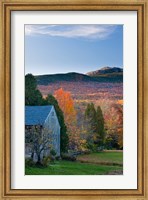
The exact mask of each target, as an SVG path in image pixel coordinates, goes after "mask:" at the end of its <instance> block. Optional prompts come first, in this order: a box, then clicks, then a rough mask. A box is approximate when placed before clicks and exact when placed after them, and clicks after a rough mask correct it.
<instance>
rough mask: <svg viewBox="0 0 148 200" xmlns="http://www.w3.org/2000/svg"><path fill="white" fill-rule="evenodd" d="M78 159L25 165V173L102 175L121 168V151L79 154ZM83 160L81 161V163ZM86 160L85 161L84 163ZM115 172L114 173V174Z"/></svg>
mask: <svg viewBox="0 0 148 200" xmlns="http://www.w3.org/2000/svg"><path fill="white" fill-rule="evenodd" d="M77 159H78V160H79V161H75V162H72V161H64V160H61V161H55V164H52V165H50V166H48V167H46V168H39V167H26V171H25V174H26V175H103V174H114V173H115V172H116V173H117V174H118V171H120V173H121V172H122V170H123V167H122V163H123V153H122V152H101V153H92V154H88V155H79V156H78V158H77ZM81 162H83V163H81ZM84 162H86V163H84ZM116 173H115V174H116Z"/></svg>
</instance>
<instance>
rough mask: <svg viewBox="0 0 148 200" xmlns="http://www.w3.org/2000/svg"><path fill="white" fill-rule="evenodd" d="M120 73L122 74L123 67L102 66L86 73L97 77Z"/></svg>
mask: <svg viewBox="0 0 148 200" xmlns="http://www.w3.org/2000/svg"><path fill="white" fill-rule="evenodd" d="M109 74H110V75H118V74H119V75H121V74H123V69H122V68H119V67H108V66H107V67H103V68H101V69H98V70H96V71H91V72H88V73H87V75H88V76H91V77H97V76H100V75H109Z"/></svg>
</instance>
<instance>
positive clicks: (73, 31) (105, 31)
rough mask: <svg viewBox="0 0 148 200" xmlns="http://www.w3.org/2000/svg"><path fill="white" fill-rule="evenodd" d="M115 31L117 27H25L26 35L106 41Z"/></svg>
mask: <svg viewBox="0 0 148 200" xmlns="http://www.w3.org/2000/svg"><path fill="white" fill-rule="evenodd" d="M115 29H116V25H25V35H30V36H33V35H47V36H50V37H66V38H88V39H105V38H107V37H109V36H110V35H111V34H112V33H113V32H114V31H115Z"/></svg>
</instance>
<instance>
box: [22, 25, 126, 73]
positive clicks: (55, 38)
mask: <svg viewBox="0 0 148 200" xmlns="http://www.w3.org/2000/svg"><path fill="white" fill-rule="evenodd" d="M104 66H110V67H123V26H122V25H25V73H26V74H27V73H32V74H34V75H40V74H57V73H67V72H79V73H87V72H89V71H93V70H97V69H99V68H101V67H104Z"/></svg>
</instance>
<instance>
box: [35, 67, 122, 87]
mask: <svg viewBox="0 0 148 200" xmlns="http://www.w3.org/2000/svg"><path fill="white" fill-rule="evenodd" d="M35 78H36V80H37V84H38V85H48V84H50V83H55V82H63V81H67V82H80V81H85V82H90V81H95V82H122V81H123V69H121V68H118V67H103V68H101V69H99V70H96V71H92V72H88V73H87V74H80V73H76V72H70V73H66V74H49V75H38V76H35Z"/></svg>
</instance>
